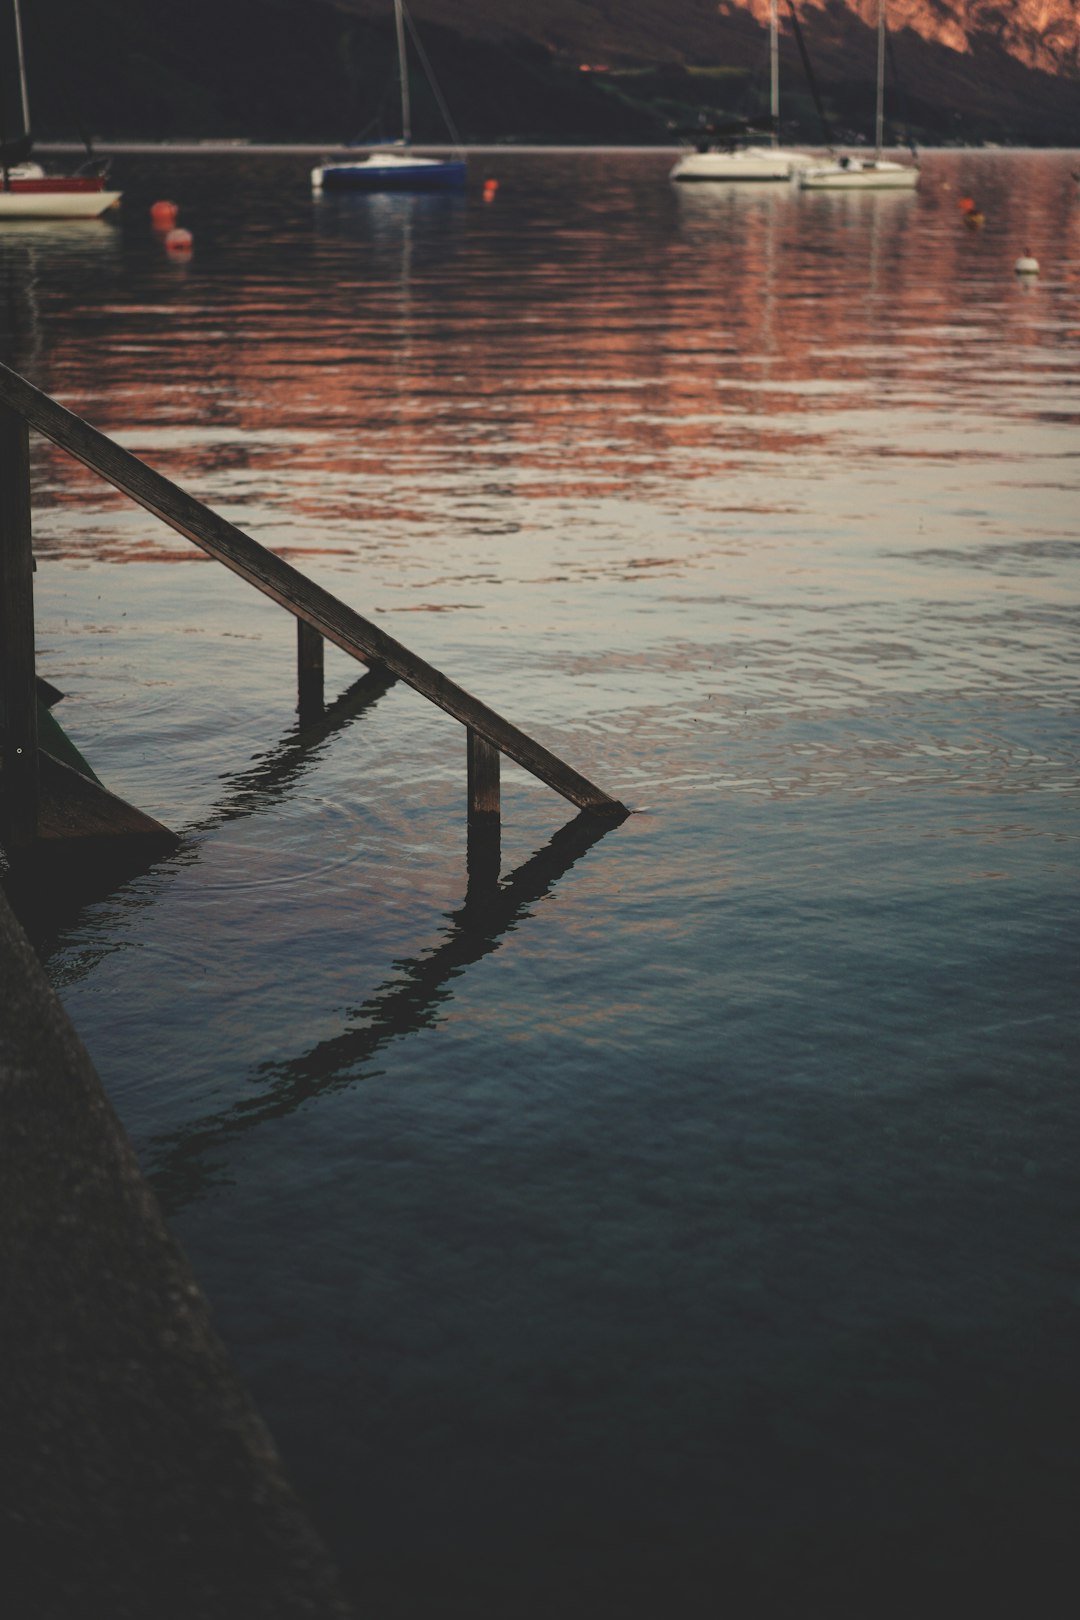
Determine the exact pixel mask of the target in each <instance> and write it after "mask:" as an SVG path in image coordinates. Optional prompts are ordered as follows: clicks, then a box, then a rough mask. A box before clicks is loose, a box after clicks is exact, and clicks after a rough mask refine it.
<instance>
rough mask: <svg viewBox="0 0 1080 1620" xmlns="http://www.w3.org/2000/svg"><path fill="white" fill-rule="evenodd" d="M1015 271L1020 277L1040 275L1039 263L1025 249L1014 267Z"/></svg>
mask: <svg viewBox="0 0 1080 1620" xmlns="http://www.w3.org/2000/svg"><path fill="white" fill-rule="evenodd" d="M1013 269H1014V270H1015V271H1016V273H1017V275H1018V276H1037V275H1038V273H1039V261H1038V259H1036V258H1035V257H1034V255H1033V254H1032V253H1030V252H1029V250H1028V249H1027V248H1025V249H1024V251H1023V253H1021V255H1020V257H1019V258H1018V259H1017V261H1016V263H1015V264H1014V265H1013Z"/></svg>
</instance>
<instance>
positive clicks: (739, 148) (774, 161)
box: [671, 0, 815, 181]
mask: <svg viewBox="0 0 1080 1620" xmlns="http://www.w3.org/2000/svg"><path fill="white" fill-rule="evenodd" d="M779 6H780V0H772V3H771V6H770V8H769V110H770V114H771V117H770V124H771V127H772V139H771V142H770V144H769V145H768V146H747V145H745V144H739V143H738V142H737V141H736V140H735V138H734V135H733V136H732V138H731V139H728V140H724V139H723V137H721V138H720V140H719V142H718V144H716V145H713V144H711V143H710V142H709V140H708V134H709V132H708V131H705V130H703V131H702V144H701V145H700V146H699V148H698V150H697V151H695V152H688V153H687V154H686V156H685V157H681V158H680V159H679V161H678V163H676V165H675V167H674V168H673V169H672V171H671V178H672V180H683V181H685V180H790V179H791V176H792V175H793V174H794V173H795V172H796V170H798V169H801V168H802V167H803V165H804V164H807V163H813V162H814V161H815V159H814V158H813V157H812V156H811V155H810V154H809V153H808V152H797V151H794V150H792V149H790V148H788V147H783V146H781V145H780V136H779V128H780V47H779V34H780V19H779Z"/></svg>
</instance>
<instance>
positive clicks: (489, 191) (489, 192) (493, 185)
mask: <svg viewBox="0 0 1080 1620" xmlns="http://www.w3.org/2000/svg"><path fill="white" fill-rule="evenodd" d="M498 189H499V182H498V181H497V180H485V181H484V201H485V202H491V200H492V198H493V197H494V196H495V193H496V192H497V191H498Z"/></svg>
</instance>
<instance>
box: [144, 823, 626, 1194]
mask: <svg viewBox="0 0 1080 1620" xmlns="http://www.w3.org/2000/svg"><path fill="white" fill-rule="evenodd" d="M610 825H611V824H610V822H604V821H601V820H599V819H598V818H597V817H595V816H591V815H587V814H582V815H579V816H575V818H574V820H573V821H571V822H568V823H567V825H566V826H565V827H562V828H560V830H559V831H558V832H557V833H556V834H555V836H554V837H553V838H552V839H551V840H550V842H549V843H547V844H545V846H544V848H543V849H541V850H538V851H537V853H536V854H535V855H533V856H531V858H530V859H529V860H527V861H525V862H523V864H522V865H521V866H519V867H518V868H517V869H516V870H515V871H513V872H511V873H510V874H509V876H508V877H506V878H504V879H503V880H502V882H499V881H498V878H497V876H493V875H491V873H490V871H489V872H487V873H485V872H483V871H478V870H477V867H476V864H475V863H473V862H471V863H470V877H469V884H468V888H467V890H466V894H465V901H464V904H463V905H462V906H461V907H460V908H459V909H458V910H457V911H454V912H451V913H449V914H448V915H449V922H450V926H449V928H448V929H447V930H446V931H445V934H444V937H443V938H442V940H441V941H440V942H439V943H438V944H436V945H435V946H434V947H433V948H432V949H431V950H430V951H429V952H427V953H426V954H418V955H416V956H412V957H409V958H406V959H405V960H403V961H398V962H395V963H394V968H395V970H396V971H395V976H394V977H393V978H392V979H389V980H387V982H386V983H385V984H384V985H382V986H380V988H379V989H377V990H376V991H375V993H374V994H373V995H372V996H370V997H369V999H368V1000H367V1001H365V1002H363V1003H362V1004H361V1005H360V1006H359V1007H357V1008H355V1009H353V1010H351V1011H350V1012H349V1013H348V1014H347V1020H348V1021H347V1023H346V1027H345V1028H344V1029H343V1030H342V1031H341V1033H340V1034H339V1035H334V1036H331V1037H330V1038H329V1039H327V1040H324V1041H320V1042H319V1043H318V1044H317V1045H316V1046H313V1047H312V1048H311V1049H310V1050H309V1051H307V1052H305V1053H303V1054H302V1055H301V1056H299V1057H296V1058H292V1059H287V1060H281V1061H275V1062H271V1063H263V1064H261V1065H260V1067H259V1068H258V1069H257V1070H256V1071H255V1074H254V1076H253V1077H252V1084H253V1086H254V1087H256V1088H257V1089H256V1090H255V1092H254V1094H253V1095H251V1096H248V1097H245V1098H243V1099H242V1100H241V1101H239V1102H236V1103H234V1104H233V1106H232V1107H231V1108H227V1109H224V1110H223V1111H222V1112H221V1113H218V1114H212V1115H209V1116H206V1117H204V1118H203V1119H199V1120H195V1121H193V1122H192V1123H191V1124H190V1125H186V1126H184V1127H183V1129H181V1130H179V1131H177V1132H176V1133H175V1134H173V1135H171V1136H163V1137H158V1138H157V1139H156V1140H155V1141H152V1142H151V1143H149V1144H148V1146H147V1150H146V1151H147V1155H148V1157H149V1158H150V1161H151V1165H152V1168H151V1170H150V1172H149V1177H150V1181H151V1182H152V1184H153V1185H154V1187H155V1190H156V1192H157V1194H158V1197H159V1198H160V1199H161V1202H162V1205H163V1207H164V1208H165V1209H166V1210H170V1209H171V1210H176V1209H179V1208H181V1207H182V1206H183V1205H184V1204H187V1203H190V1202H191V1200H192V1199H193V1198H196V1197H198V1196H199V1194H200V1193H201V1192H202V1191H203V1190H204V1189H205V1188H206V1187H207V1186H208V1185H210V1184H212V1182H213V1180H214V1172H213V1169H212V1167H210V1166H209V1165H208V1164H207V1163H206V1160H205V1155H206V1154H207V1153H208V1152H212V1151H213V1150H214V1149H215V1148H218V1147H223V1146H225V1144H227V1143H228V1142H229V1141H231V1140H233V1139H234V1138H236V1137H238V1136H242V1135H243V1134H244V1133H245V1132H246V1131H249V1130H252V1129H254V1128H255V1127H256V1126H258V1125H262V1124H264V1123H266V1122H268V1121H270V1120H274V1119H282V1118H284V1117H285V1116H286V1115H288V1114H291V1113H293V1112H294V1111H295V1110H296V1109H297V1108H300V1107H302V1106H303V1105H304V1104H305V1103H307V1102H310V1101H311V1100H312V1099H313V1098H315V1097H319V1096H321V1095H323V1094H325V1093H327V1092H332V1091H337V1090H340V1089H342V1088H343V1087H345V1086H347V1085H350V1084H352V1083H354V1082H355V1081H356V1080H357V1079H358V1078H361V1077H360V1076H359V1075H358V1074H357V1070H358V1068H359V1067H360V1066H361V1065H362V1064H364V1063H366V1062H369V1061H370V1060H371V1058H372V1057H374V1056H375V1054H376V1053H377V1052H379V1051H380V1050H381V1049H382V1048H383V1047H385V1046H386V1045H388V1043H389V1042H390V1041H392V1040H394V1039H395V1038H396V1037H397V1036H399V1035H410V1034H413V1033H415V1032H416V1031H418V1030H421V1029H425V1028H428V1027H430V1026H431V1025H432V1024H434V1023H435V1022H436V1015H437V1012H438V1008H439V1006H440V1005H441V1003H442V1002H443V1001H444V1000H446V999H448V998H449V992H448V991H447V990H446V988H445V987H446V985H447V984H448V983H449V981H450V980H451V979H452V978H454V977H455V975H457V974H458V973H460V972H461V971H462V969H463V968H466V967H469V966H470V965H471V964H472V963H474V962H479V961H480V960H481V959H482V958H483V957H485V956H488V955H490V954H491V952H492V951H495V950H498V948H499V944H500V941H501V938H502V936H503V935H504V934H506V933H508V932H509V931H510V930H511V929H512V928H513V927H514V926H515V925H516V924H517V923H518V922H520V921H521V920H522V919H523V918H525V917H526V916H527V915H528V907H529V906H530V905H535V904H536V902H537V901H539V900H542V899H543V898H544V897H545V896H546V895H547V894H548V893H549V892H550V890H551V888H552V886H553V885H554V884H555V883H556V882H557V881H558V879H559V878H561V877H562V876H563V875H564V873H566V872H568V871H569V870H570V868H571V867H572V866H573V865H574V863H575V862H576V861H578V860H579V859H580V858H581V856H582V855H584V854H585V852H586V851H587V850H588V849H590V848H591V847H592V845H593V844H595V843H596V842H597V841H598V840H599V839H601V838H602V837H603V836H604V834H605V833H606V832H607V831H608V830H609V828H610Z"/></svg>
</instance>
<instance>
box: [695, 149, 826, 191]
mask: <svg viewBox="0 0 1080 1620" xmlns="http://www.w3.org/2000/svg"><path fill="white" fill-rule="evenodd" d="M815 161H816V159H814V158H812V157H811V156H810V155H809V153H806V152H790V151H787V150H786V149H785V148H783V147H772V146H763V147H761V148H757V147H745V148H744V147H739V148H737V149H736V150H735V151H734V152H688V153H687V154H686V156H685V157H682V158H680V159H679V161H678V163H676V165H675V167H674V168H673V169H672V171H671V178H672V180H677V181H679V182H681V183H685V182H688V181H703V180H790V179H791V177H792V175H793V174H795V173H796V171H797V170H799V169H801V168H803V167H804V166H805V165H806V164H808V163H814V162H815Z"/></svg>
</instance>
